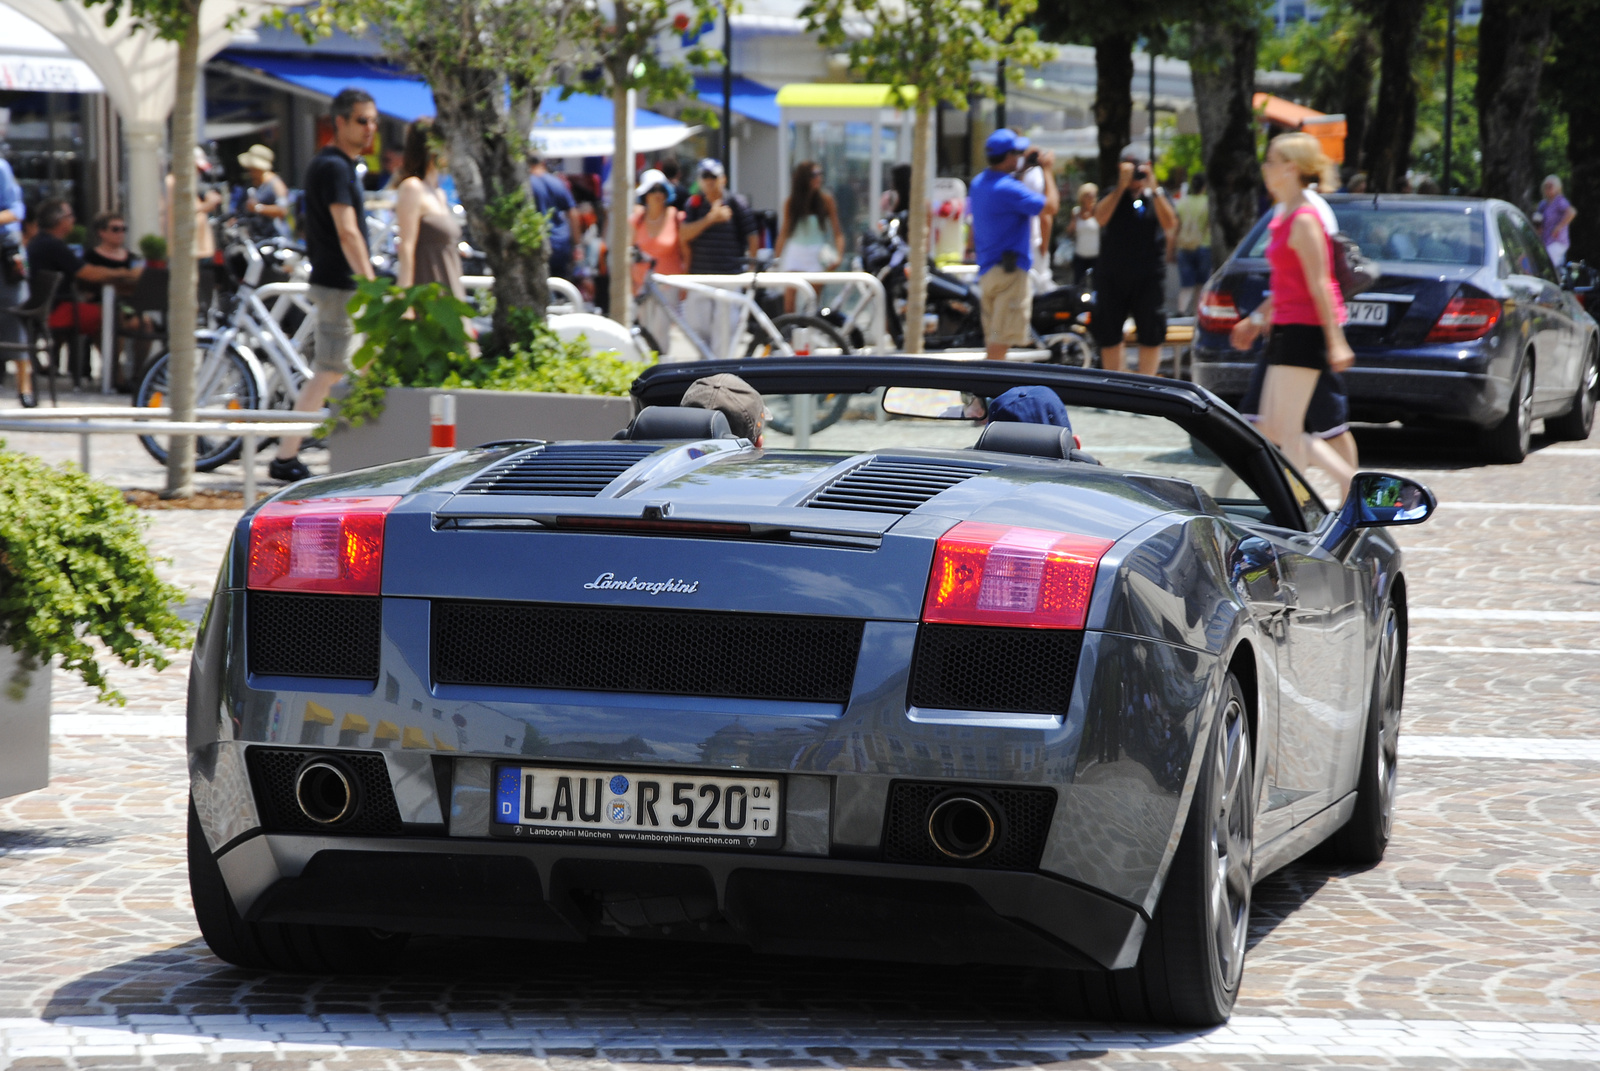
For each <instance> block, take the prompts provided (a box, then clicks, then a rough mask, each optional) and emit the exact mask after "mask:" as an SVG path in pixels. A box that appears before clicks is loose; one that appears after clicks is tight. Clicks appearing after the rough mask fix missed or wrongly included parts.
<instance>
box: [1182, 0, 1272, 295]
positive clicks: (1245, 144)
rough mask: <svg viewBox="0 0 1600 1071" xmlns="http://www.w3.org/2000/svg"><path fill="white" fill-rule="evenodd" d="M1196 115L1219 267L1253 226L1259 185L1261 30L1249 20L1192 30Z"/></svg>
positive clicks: (1223, 14) (1197, 24)
mask: <svg viewBox="0 0 1600 1071" xmlns="http://www.w3.org/2000/svg"><path fill="white" fill-rule="evenodd" d="M1191 35H1192V37H1191V40H1192V42H1193V55H1192V57H1191V59H1190V66H1191V70H1192V71H1193V79H1194V102H1195V110H1196V112H1197V113H1198V114H1199V119H1200V158H1201V160H1203V161H1204V163H1205V170H1206V185H1207V186H1208V187H1209V189H1210V193H1211V246H1212V250H1213V253H1214V256H1215V259H1216V262H1217V263H1218V264H1220V263H1222V261H1223V259H1224V258H1225V257H1227V255H1228V253H1230V252H1231V251H1232V250H1233V248H1234V246H1236V245H1238V244H1239V242H1240V241H1242V240H1243V239H1244V236H1245V234H1246V233H1248V232H1249V230H1250V228H1251V227H1252V226H1254V224H1255V221H1256V216H1257V198H1258V194H1259V189H1260V182H1261V170H1260V164H1259V162H1258V161H1257V159H1256V134H1255V116H1254V113H1253V112H1252V110H1251V106H1250V105H1251V96H1252V94H1253V93H1254V92H1255V79H1256V52H1257V50H1258V49H1259V47H1260V45H1261V30H1260V28H1259V26H1257V25H1256V23H1255V22H1253V21H1251V20H1248V19H1238V18H1230V17H1229V16H1228V13H1227V11H1226V10H1225V9H1224V10H1223V11H1220V12H1218V14H1217V17H1216V18H1215V19H1205V20H1202V19H1196V20H1195V21H1194V23H1193V24H1192V30H1191Z"/></svg>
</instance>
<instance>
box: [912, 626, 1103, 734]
mask: <svg viewBox="0 0 1600 1071" xmlns="http://www.w3.org/2000/svg"><path fill="white" fill-rule="evenodd" d="M1082 648H1083V633H1082V632H1078V631H1076V630H1074V629H1060V628H990V627H988V626H985V625H923V626H922V627H921V628H920V629H918V631H917V648H916V653H915V654H913V655H912V658H911V688H910V698H911V705H912V706H917V707H936V708H946V709H952V710H993V711H1003V712H1006V713H1015V714H1065V713H1066V712H1067V707H1068V705H1069V704H1070V703H1071V702H1072V679H1073V676H1074V674H1076V673H1077V669H1078V652H1079V651H1080V650H1082Z"/></svg>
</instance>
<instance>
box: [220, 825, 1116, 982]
mask: <svg viewBox="0 0 1600 1071" xmlns="http://www.w3.org/2000/svg"><path fill="white" fill-rule="evenodd" d="M218 862H219V865H220V867H221V869H222V873H223V877H224V879H225V880H226V882H227V885H228V889H229V891H230V893H231V894H232V896H233V898H234V902H235V905H236V906H237V907H238V908H239V910H240V913H241V914H242V915H243V916H244V917H245V918H247V919H249V920H251V921H260V922H299V923H313V924H323V925H337V926H370V927H376V928H379V929H386V930H392V931H396V932H405V933H432V934H469V935H481V936H491V937H516V938H532V939H539V940H560V941H582V940H586V939H588V938H590V937H604V936H631V937H637V938H656V939H663V938H664V939H669V940H673V939H675V940H698V941H713V942H722V943H732V944H743V945H747V946H749V947H751V948H753V949H755V950H757V951H760V952H765V953H774V954H791V955H808V956H838V957H844V958H854V959H887V960H896V961H905V962H921V963H937V964H964V963H995V964H1004V965H1015V966H1037V967H1053V968H1067V969H1093V968H1123V967H1129V966H1132V965H1133V963H1134V962H1135V960H1136V959H1137V956H1138V950H1139V946H1140V943H1141V941H1142V940H1143V937H1144V931H1145V926H1146V921H1147V920H1146V919H1145V918H1144V916H1143V915H1142V914H1141V913H1140V912H1139V911H1138V910H1137V909H1135V908H1134V907H1132V906H1131V905H1128V904H1126V903H1124V902H1122V901H1119V900H1116V899H1114V898H1111V897H1107V896H1105V895H1103V894H1100V893H1097V892H1094V891H1092V890H1089V889H1086V888H1084V887H1082V886H1079V885H1075V884H1073V883H1070V882H1067V881H1063V880H1061V879H1059V878H1054V877H1050V876H1046V875H1043V874H1038V873H1016V872H999V871H983V870H968V869H955V868H945V867H924V866H908V865H900V864H890V863H880V862H868V861H859V860H849V859H819V858H796V857H792V856H768V855H761V856H758V855H751V854H735V853H726V852H712V851H706V852H700V851H689V852H686V851H651V850H638V849H628V850H622V851H619V850H617V849H615V848H611V849H607V848H603V847H590V846H586V845H568V844H524V843H520V842H518V843H505V842H499V841H463V840H460V839H454V838H452V839H437V840H434V839H423V838H404V839H398V838H396V839H390V838H353V837H338V838H329V837H319V836H314V835H288V834H264V835H260V836H255V837H250V838H248V839H246V840H244V841H243V842H240V843H237V844H234V845H232V846H230V847H229V848H228V850H227V851H225V852H223V853H222V854H221V855H220V856H219V859H218Z"/></svg>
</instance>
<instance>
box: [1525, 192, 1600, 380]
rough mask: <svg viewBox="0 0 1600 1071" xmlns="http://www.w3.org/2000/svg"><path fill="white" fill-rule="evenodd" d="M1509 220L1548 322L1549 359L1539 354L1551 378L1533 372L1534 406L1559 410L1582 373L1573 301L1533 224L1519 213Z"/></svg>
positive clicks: (1581, 353) (1580, 351) (1541, 353)
mask: <svg viewBox="0 0 1600 1071" xmlns="http://www.w3.org/2000/svg"><path fill="white" fill-rule="evenodd" d="M1513 218H1514V219H1515V220H1516V226H1517V233H1518V234H1520V235H1521V236H1522V242H1523V244H1524V245H1525V246H1527V248H1528V255H1529V260H1530V261H1531V262H1532V264H1533V270H1534V276H1535V277H1536V278H1537V279H1538V280H1539V281H1540V283H1541V284H1542V285H1541V286H1540V288H1539V296H1538V299H1537V300H1538V303H1539V307H1540V309H1541V310H1543V312H1544V314H1545V317H1546V318H1547V320H1548V321H1549V331H1550V342H1549V345H1550V356H1549V357H1546V356H1545V355H1544V353H1545V351H1544V350H1543V349H1542V348H1541V349H1540V351H1539V354H1540V361H1541V363H1544V364H1545V368H1546V370H1547V371H1549V372H1552V373H1554V374H1553V375H1549V376H1545V375H1541V374H1539V369H1537V368H1536V369H1535V379H1534V389H1533V396H1534V400H1535V402H1536V403H1538V402H1550V403H1554V404H1556V405H1557V406H1558V407H1559V408H1564V407H1565V405H1566V403H1567V402H1568V401H1569V400H1570V399H1571V398H1572V396H1573V394H1574V393H1576V391H1577V389H1578V376H1579V375H1580V374H1581V372H1582V369H1581V367H1580V359H1581V357H1582V355H1583V351H1582V348H1581V346H1580V340H1579V338H1578V323H1577V320H1576V318H1575V317H1574V316H1573V305H1574V304H1575V300H1574V299H1573V297H1572V295H1570V294H1568V293H1567V292H1566V291H1565V290H1563V289H1561V273H1560V272H1558V271H1557V270H1556V266H1555V263H1554V262H1553V261H1551V259H1550V254H1549V252H1548V251H1546V249H1545V247H1544V243H1543V242H1541V241H1540V240H1539V232H1538V231H1536V230H1534V229H1533V224H1531V223H1529V222H1528V220H1527V218H1526V217H1524V216H1523V215H1521V214H1520V213H1519V214H1517V215H1516V216H1514V217H1513ZM1541 388H1543V389H1542V390H1541Z"/></svg>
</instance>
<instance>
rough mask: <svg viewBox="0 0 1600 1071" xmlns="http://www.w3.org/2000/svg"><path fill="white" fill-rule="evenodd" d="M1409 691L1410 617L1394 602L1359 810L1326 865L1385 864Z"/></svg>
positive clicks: (1333, 843) (1383, 642) (1377, 670)
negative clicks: (1407, 623)
mask: <svg viewBox="0 0 1600 1071" xmlns="http://www.w3.org/2000/svg"><path fill="white" fill-rule="evenodd" d="M1405 688H1406V628H1405V619H1404V613H1403V611H1402V609H1401V608H1399V607H1397V606H1395V605H1394V604H1393V603H1392V602H1391V603H1390V604H1389V605H1387V606H1385V607H1384V609H1383V616H1382V617H1381V618H1380V619H1379V622H1378V661H1377V665H1376V666H1375V667H1374V670H1373V675H1372V703H1371V706H1370V707H1369V708H1368V711H1367V724H1366V733H1365V738H1364V740H1363V742H1362V747H1361V774H1360V777H1359V779H1358V780H1357V781H1356V809H1355V813H1353V814H1352V815H1351V816H1350V821H1348V822H1346V823H1345V824H1344V826H1342V827H1341V828H1340V829H1339V831H1338V832H1336V833H1334V835H1333V836H1332V837H1330V838H1328V840H1327V842H1326V843H1324V844H1323V845H1322V847H1321V849H1320V850H1319V851H1318V853H1317V856H1318V858H1319V859H1322V860H1324V861H1326V862H1330V863H1336V864H1348V865H1352V866H1371V865H1373V864H1375V863H1379V862H1381V861H1382V860H1383V853H1384V851H1385V850H1386V849H1387V848H1388V846H1389V836H1390V834H1391V833H1392V831H1393V829H1394V810H1395V799H1396V794H1397V792H1396V790H1397V789H1398V787H1399V771H1400V766H1399V763H1400V715H1401V709H1402V706H1403V704H1404V701H1405Z"/></svg>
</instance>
